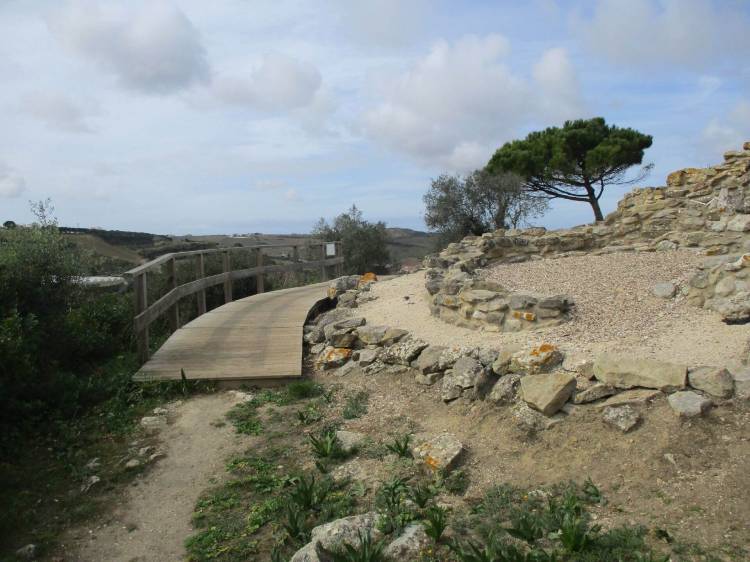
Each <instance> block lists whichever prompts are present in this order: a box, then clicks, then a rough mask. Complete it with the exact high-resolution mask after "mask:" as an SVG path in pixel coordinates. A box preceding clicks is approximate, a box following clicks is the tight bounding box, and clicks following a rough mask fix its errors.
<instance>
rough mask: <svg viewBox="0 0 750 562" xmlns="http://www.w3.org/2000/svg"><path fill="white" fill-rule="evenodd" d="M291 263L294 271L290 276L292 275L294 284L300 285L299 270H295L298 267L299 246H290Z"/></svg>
mask: <svg viewBox="0 0 750 562" xmlns="http://www.w3.org/2000/svg"><path fill="white" fill-rule="evenodd" d="M292 263H294V270H293V271H292V275H294V284H295V286H296V285H300V284H301V283H302V278H301V275H300V273H301V271H302V270H301V269H297V266H298V265H299V246H292Z"/></svg>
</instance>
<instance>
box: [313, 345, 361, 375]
mask: <svg viewBox="0 0 750 562" xmlns="http://www.w3.org/2000/svg"><path fill="white" fill-rule="evenodd" d="M351 356H352V350H351V349H348V348H345V347H327V348H326V349H325V350H324V351H323V353H321V354H320V355H319V356H318V359H317V360H316V361H315V364H316V366H317V367H318V368H319V369H323V370H327V369H336V368H338V367H341V366H342V365H343V364H344V363H346V362H347V361H348V360H349V358H350V357H351Z"/></svg>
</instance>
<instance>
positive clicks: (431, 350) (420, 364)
mask: <svg viewBox="0 0 750 562" xmlns="http://www.w3.org/2000/svg"><path fill="white" fill-rule="evenodd" d="M445 350H446V348H445V347H443V346H442V345H429V346H427V347H426V348H424V349H423V350H422V352H421V353H420V354H419V357H417V358H416V359H415V360H414V361H413V362H412V364H411V366H412V367H413V368H414V369H416V370H417V371H419V372H420V373H421V374H423V375H427V374H430V373H437V372H438V371H440V370H441V369H440V357H441V356H442V355H443V353H444V352H445Z"/></svg>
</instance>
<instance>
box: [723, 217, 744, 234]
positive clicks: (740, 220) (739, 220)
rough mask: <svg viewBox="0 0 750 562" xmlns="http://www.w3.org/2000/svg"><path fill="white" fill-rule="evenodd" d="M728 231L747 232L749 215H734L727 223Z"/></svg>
mask: <svg viewBox="0 0 750 562" xmlns="http://www.w3.org/2000/svg"><path fill="white" fill-rule="evenodd" d="M727 230H729V231H730V232H747V231H749V230H750V215H735V216H734V217H732V218H731V219H729V222H728V223H727Z"/></svg>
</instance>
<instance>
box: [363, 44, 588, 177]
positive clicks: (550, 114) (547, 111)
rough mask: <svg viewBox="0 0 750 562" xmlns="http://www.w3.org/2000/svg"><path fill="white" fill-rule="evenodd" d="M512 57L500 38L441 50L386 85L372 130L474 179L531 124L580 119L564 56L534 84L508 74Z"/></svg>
mask: <svg viewBox="0 0 750 562" xmlns="http://www.w3.org/2000/svg"><path fill="white" fill-rule="evenodd" d="M509 52H510V45H509V43H508V41H507V39H505V37H503V36H501V35H497V34H491V35H487V36H485V37H477V36H467V37H464V38H463V39H460V40H459V41H457V42H455V43H448V42H446V41H441V42H439V43H437V44H436V45H435V46H434V47H433V48H432V49H431V51H430V52H429V53H428V54H427V56H425V57H424V58H422V59H420V60H419V61H417V62H416V64H414V65H413V67H412V68H411V69H410V70H408V71H407V72H405V73H404V74H402V75H400V76H398V77H396V78H395V79H393V80H391V81H390V82H388V83H386V84H385V85H384V88H383V89H384V92H383V97H384V98H385V101H384V102H383V103H381V104H380V105H378V106H377V107H375V108H373V109H371V110H370V111H368V112H367V113H366V115H365V118H364V121H365V130H366V131H367V132H368V133H369V134H370V135H371V136H372V137H374V138H375V139H377V140H380V141H382V142H384V143H385V144H386V145H388V146H389V147H391V148H392V149H394V150H396V151H403V152H406V153H408V154H409V155H411V156H413V157H415V158H417V159H418V160H421V161H423V162H426V163H429V164H432V165H438V166H442V167H444V168H448V169H451V170H458V171H466V170H469V169H472V168H476V167H478V166H482V165H484V164H485V163H486V162H487V160H488V158H489V157H490V156H491V154H492V151H493V150H495V149H496V148H497V147H498V145H499V144H501V143H502V142H503V141H506V140H508V139H509V138H511V137H513V136H515V135H517V133H518V130H519V128H520V126H521V125H523V124H524V123H525V122H527V121H528V120H530V119H539V118H540V116H541V117H544V118H546V119H549V120H552V121H553V122H555V123H556V122H558V121H561V120H564V119H566V118H571V117H578V116H580V112H581V107H582V105H583V103H582V101H581V99H580V88H579V86H578V81H577V78H576V76H575V71H574V68H573V65H572V64H571V63H570V61H569V60H568V57H567V54H566V53H565V51H564V50H563V49H552V50H550V51H547V52H546V53H545V54H544V55H543V56H542V58H541V60H540V61H539V63H538V64H537V65H536V66H535V67H534V71H533V77H534V80H533V81H532V80H529V79H528V78H527V77H523V76H520V75H516V74H514V73H513V72H512V71H511V70H510V69H509V68H508V66H507V65H506V63H505V59H506V58H507V57H508V54H509Z"/></svg>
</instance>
